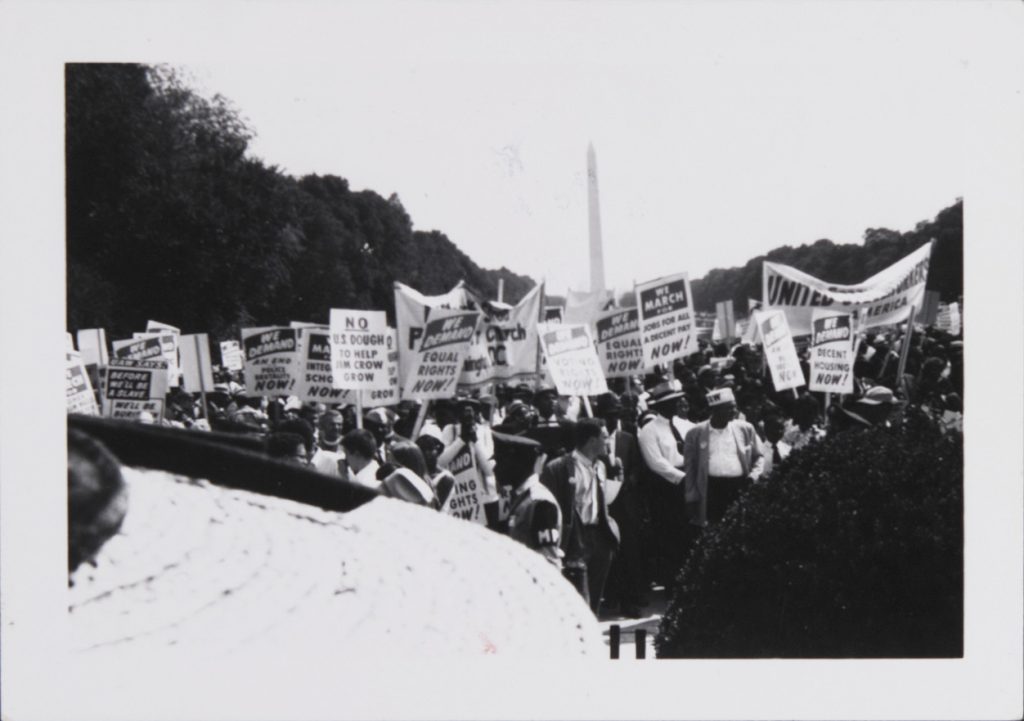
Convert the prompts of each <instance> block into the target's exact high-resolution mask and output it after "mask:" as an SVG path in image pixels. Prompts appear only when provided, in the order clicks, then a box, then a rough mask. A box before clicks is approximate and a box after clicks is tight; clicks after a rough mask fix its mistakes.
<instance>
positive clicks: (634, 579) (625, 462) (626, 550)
mask: <svg viewBox="0 0 1024 721" xmlns="http://www.w3.org/2000/svg"><path fill="white" fill-rule="evenodd" d="M595 412H596V415H597V417H598V418H600V419H602V420H603V421H604V422H605V427H606V428H607V429H608V434H609V437H608V445H607V452H606V454H605V455H603V456H601V460H602V462H604V464H605V468H606V469H607V474H608V493H607V494H606V498H612V501H611V502H610V503H609V504H608V512H609V514H610V515H611V517H612V518H613V519H614V520H615V521H616V523H618V525H619V536H620V540H619V552H618V553H617V554H616V555H615V559H614V560H613V561H612V567H611V570H610V571H609V573H608V584H607V588H606V589H605V598H606V600H607V601H608V605H609V606H611V605H613V604H615V603H618V604H619V610H620V611H621V612H622V615H624V616H628V617H630V618H639V617H640V616H642V615H643V611H642V607H643V606H645V605H646V604H647V599H646V589H645V588H644V573H643V564H644V560H643V555H642V553H641V527H642V524H643V521H644V518H645V517H646V515H647V508H646V506H647V504H646V501H645V499H644V496H643V492H642V489H641V488H640V472H641V467H642V461H641V460H640V447H639V446H638V445H637V442H636V437H635V436H634V435H633V434H632V433H627V432H626V431H624V430H622V429H621V424H620V419H621V417H622V414H623V412H624V408H623V405H622V403H621V402H620V401H619V399H618V397H617V396H615V395H614V394H613V393H608V394H605V395H603V396H600V397H599V398H598V399H597V407H596V408H595ZM616 484H619V487H618V493H617V495H614V497H613V493H612V489H613V488H614V486H615V485H616Z"/></svg>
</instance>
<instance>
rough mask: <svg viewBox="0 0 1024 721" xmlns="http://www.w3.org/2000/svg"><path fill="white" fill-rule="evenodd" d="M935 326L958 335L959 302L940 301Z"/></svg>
mask: <svg viewBox="0 0 1024 721" xmlns="http://www.w3.org/2000/svg"><path fill="white" fill-rule="evenodd" d="M935 327H936V328H938V329H939V330H944V331H946V332H947V333H949V334H951V335H960V304H959V303H940V304H939V312H938V315H937V317H936V318H935Z"/></svg>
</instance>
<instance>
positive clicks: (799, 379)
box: [756, 310, 804, 391]
mask: <svg viewBox="0 0 1024 721" xmlns="http://www.w3.org/2000/svg"><path fill="white" fill-rule="evenodd" d="M756 317H757V328H758V331H759V332H760V334H761V343H762V344H763V345H764V355H765V358H766V359H767V360H768V368H769V369H770V370H771V373H772V382H773V383H774V384H775V390H779V391H784V390H788V389H789V388H796V387H797V386H802V385H803V384H804V374H803V371H802V370H801V369H800V359H799V358H797V356H796V347H795V346H794V345H793V336H792V335H791V334H790V332H789V324H788V323H787V322H786V314H785V313H783V312H782V311H781V310H776V311H767V312H763V313H758V314H757V316H756Z"/></svg>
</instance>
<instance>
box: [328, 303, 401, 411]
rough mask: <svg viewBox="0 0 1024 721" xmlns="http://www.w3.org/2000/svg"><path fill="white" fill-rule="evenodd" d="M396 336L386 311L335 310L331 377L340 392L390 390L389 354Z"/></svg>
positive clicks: (333, 309)
mask: <svg viewBox="0 0 1024 721" xmlns="http://www.w3.org/2000/svg"><path fill="white" fill-rule="evenodd" d="M392 350H395V336H394V335H393V334H392V333H391V332H390V330H389V328H388V320H387V314H386V313H385V312H384V311H382V310H348V309H342V308H331V374H332V376H333V378H334V385H335V387H337V388H348V389H352V390H379V391H386V390H388V388H390V381H389V379H388V367H387V363H388V353H389V352H390V351H392Z"/></svg>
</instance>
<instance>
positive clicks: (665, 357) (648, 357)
mask: <svg viewBox="0 0 1024 721" xmlns="http://www.w3.org/2000/svg"><path fill="white" fill-rule="evenodd" d="M691 300H692V295H691V293H690V277H689V275H687V274H686V273H679V274H677V275H672V276H669V277H667V278H658V279H657V280H651V281H648V282H646V283H642V284H640V285H638V286H637V287H636V304H637V308H638V311H639V322H640V343H641V346H642V347H643V358H644V368H650V367H651V366H653V365H656V364H658V363H662V364H664V363H668V362H670V361H673V360H675V359H676V358H682V357H683V356H685V355H689V354H690V353H693V352H694V351H696V350H697V334H696V333H695V332H694V324H693V304H692V303H691Z"/></svg>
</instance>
